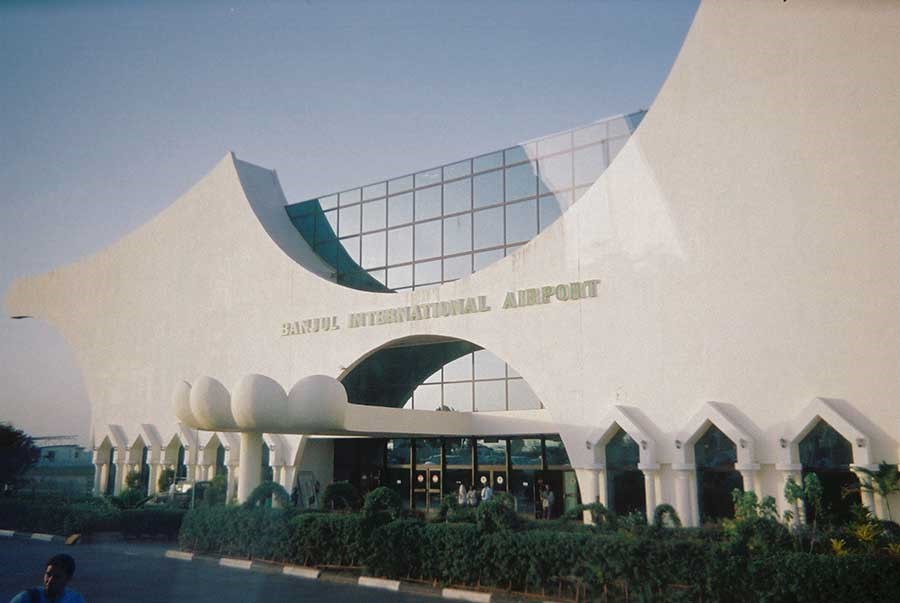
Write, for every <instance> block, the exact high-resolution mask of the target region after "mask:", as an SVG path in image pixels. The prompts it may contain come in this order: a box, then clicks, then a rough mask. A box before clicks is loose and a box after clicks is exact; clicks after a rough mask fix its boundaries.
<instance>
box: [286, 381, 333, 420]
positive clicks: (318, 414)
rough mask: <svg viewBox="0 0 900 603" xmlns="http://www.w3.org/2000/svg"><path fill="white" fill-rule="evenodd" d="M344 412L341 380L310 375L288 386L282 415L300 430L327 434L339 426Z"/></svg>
mask: <svg viewBox="0 0 900 603" xmlns="http://www.w3.org/2000/svg"><path fill="white" fill-rule="evenodd" d="M346 412H347V390H345V389H344V386H343V385H342V384H341V382H340V381H338V380H336V379H334V378H332V377H329V376H327V375H310V376H309V377H304V378H303V379H301V380H300V381H298V382H297V383H296V384H294V387H292V388H291V393H290V395H289V396H288V409H287V414H286V417H287V420H288V421H289V424H290V425H291V426H295V425H296V426H300V427H301V428H302V432H303V433H314V432H320V433H328V432H333V431H340V430H341V429H343V427H344V417H345V415H346Z"/></svg>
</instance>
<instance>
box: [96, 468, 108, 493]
mask: <svg viewBox="0 0 900 603" xmlns="http://www.w3.org/2000/svg"><path fill="white" fill-rule="evenodd" d="M108 484H109V463H101V464H100V490H99V492H98V493H97V495H98V496H103V495H105V494H106V487H107V485H108Z"/></svg>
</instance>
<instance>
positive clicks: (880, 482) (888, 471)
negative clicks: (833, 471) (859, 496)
mask: <svg viewBox="0 0 900 603" xmlns="http://www.w3.org/2000/svg"><path fill="white" fill-rule="evenodd" d="M854 470H855V471H857V472H858V473H862V474H863V476H865V477H862V476H860V477H861V479H860V480H859V485H858V486H852V487H850V488H847V489H846V490H845V491H844V495H845V496H846V495H847V494H850V493H853V492H871V493H872V494H877V495H878V496H880V497H881V499H882V500H883V501H884V504H885V507H886V508H887V512H888V519H890V520H891V521H893V520H894V518H893V516H892V515H891V502H890V500H889V497H890V495H891V494H895V493H897V492H900V473H898V472H897V465H891V464H890V463H888V462H887V461H881V463H879V464H878V469H877V470H875V471H872V470H871V469H866V468H865V467H855V468H854Z"/></svg>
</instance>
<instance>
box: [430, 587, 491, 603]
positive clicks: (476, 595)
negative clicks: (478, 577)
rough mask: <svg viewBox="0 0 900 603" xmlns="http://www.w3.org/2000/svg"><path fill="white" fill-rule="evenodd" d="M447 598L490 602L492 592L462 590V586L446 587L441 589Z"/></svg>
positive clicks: (478, 602) (483, 602)
mask: <svg viewBox="0 0 900 603" xmlns="http://www.w3.org/2000/svg"><path fill="white" fill-rule="evenodd" d="M441 596H442V597H444V598H445V599H455V600H457V601H474V602H475V603H490V601H491V593H480V592H476V591H474V590H462V589H461V588H445V589H444V590H442V591H441Z"/></svg>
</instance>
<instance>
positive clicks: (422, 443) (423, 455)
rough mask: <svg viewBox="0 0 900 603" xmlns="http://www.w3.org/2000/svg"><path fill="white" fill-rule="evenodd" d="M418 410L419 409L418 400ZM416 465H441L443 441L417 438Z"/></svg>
mask: <svg viewBox="0 0 900 603" xmlns="http://www.w3.org/2000/svg"><path fill="white" fill-rule="evenodd" d="M416 402H417V404H416V408H418V407H419V405H418V400H417V401H416ZM435 408H437V407H435ZM415 442H416V465H440V464H441V441H440V439H438V438H416V440H415Z"/></svg>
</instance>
